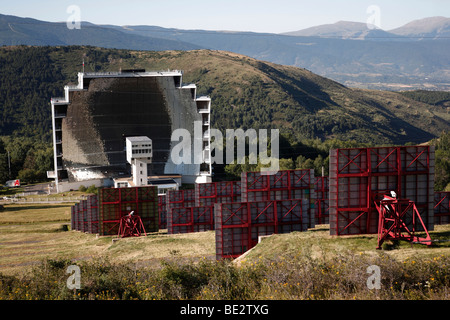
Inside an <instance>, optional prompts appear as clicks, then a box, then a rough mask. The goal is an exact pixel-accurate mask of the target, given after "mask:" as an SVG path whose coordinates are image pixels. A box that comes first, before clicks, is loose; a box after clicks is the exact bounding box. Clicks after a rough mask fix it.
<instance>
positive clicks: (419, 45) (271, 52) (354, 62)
mask: <svg viewBox="0 0 450 320" xmlns="http://www.w3.org/2000/svg"><path fill="white" fill-rule="evenodd" d="M444 19H447V18H444ZM427 21H428V20H427ZM430 21H432V22H433V23H432V24H431V25H432V26H433V28H431V29H430V28H429V26H428V24H427V23H423V22H420V21H419V22H414V23H413V25H412V27H414V26H415V27H414V28H412V27H411V26H410V27H408V28H407V29H404V30H403V32H404V34H405V36H404V35H403V34H401V33H402V30H394V31H395V32H397V33H395V34H394V33H393V32H392V31H390V32H386V31H383V30H380V29H368V28H367V26H366V25H365V24H364V23H353V22H344V21H342V22H338V23H336V24H333V25H327V26H318V27H315V28H310V30H309V31H304V32H305V33H304V34H305V35H303V36H296V35H286V34H273V33H255V32H220V31H208V30H182V29H173V28H162V27H158V26H145V25H143V26H115V25H95V24H92V23H87V22H83V23H82V24H81V29H79V30H77V29H74V30H69V29H68V28H67V26H66V24H65V23H50V22H44V21H39V20H35V19H29V18H18V17H14V16H5V15H0V45H19V44H23V45H92V46H97V47H105V48H118V49H133V50H153V51H161V50H192V49H201V48H204V49H212V50H224V51H231V52H235V53H239V54H243V55H246V56H250V57H252V58H255V59H259V60H264V61H269V62H274V63H278V64H283V65H292V66H296V67H302V68H306V69H308V70H311V71H312V72H314V73H316V74H319V75H321V76H325V77H327V78H330V79H333V80H335V81H338V82H340V83H342V84H344V85H346V86H350V87H358V88H368V89H387V90H413V89H426V90H450V68H449V65H450V55H449V54H448V52H450V39H449V37H444V36H443V35H445V34H446V33H445V32H446V31H445V30H448V28H447V27H445V21H444V20H443V19H440V18H439V19H438V18H436V19H435V18H433V19H431V20H430ZM421 25H422V26H423V28H422V29H421V27H420V26H421ZM406 26H407V25H406ZM406 26H405V28H406ZM427 26H428V27H427ZM425 27H427V28H425ZM446 28H447V29H446ZM408 29H409V30H413V31H408ZM405 30H406V31H405ZM420 30H422V31H420ZM430 30H431V31H430ZM432 30H434V31H432ZM411 32H414V33H413V34H415V35H418V34H421V35H422V36H421V37H417V36H414V37H412V36H411V34H412V33H411ZM420 32H421V33H420ZM430 32H434V34H435V36H433V37H432V38H430V37H424V36H423V35H425V34H428V35H429V34H430Z"/></svg>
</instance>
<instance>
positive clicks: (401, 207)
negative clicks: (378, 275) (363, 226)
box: [375, 196, 432, 249]
mask: <svg viewBox="0 0 450 320" xmlns="http://www.w3.org/2000/svg"><path fill="white" fill-rule="evenodd" d="M375 206H376V208H377V211H378V245H377V249H381V245H382V244H383V242H384V241H386V240H403V241H408V242H411V243H422V244H426V245H431V244H432V240H431V237H430V234H429V233H428V230H427V228H426V226H425V223H424V222H423V220H422V217H421V216H420V214H419V211H418V210H417V207H416V205H415V203H414V202H413V201H410V200H409V199H395V198H392V197H388V196H385V198H384V199H383V200H381V201H379V203H377V202H375ZM408 219H411V220H412V224H411V226H410V227H408V225H409V223H407V220H408ZM416 222H419V223H420V225H421V226H422V228H423V230H424V232H425V233H426V237H425V238H421V237H418V236H416V232H417V230H416Z"/></svg>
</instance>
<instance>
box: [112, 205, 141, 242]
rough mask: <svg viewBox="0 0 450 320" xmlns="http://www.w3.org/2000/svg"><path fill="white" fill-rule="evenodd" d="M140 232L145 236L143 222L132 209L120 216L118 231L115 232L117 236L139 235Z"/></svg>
mask: <svg viewBox="0 0 450 320" xmlns="http://www.w3.org/2000/svg"><path fill="white" fill-rule="evenodd" d="M142 234H144V235H145V236H147V233H146V232H145V228H144V224H143V223H142V220H141V218H140V217H139V216H138V215H135V214H134V212H133V211H132V212H130V213H129V214H127V215H126V216H123V217H122V218H120V222H119V232H118V234H117V236H118V237H119V238H126V237H140V236H141V235H142Z"/></svg>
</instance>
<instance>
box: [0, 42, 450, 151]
mask: <svg viewBox="0 0 450 320" xmlns="http://www.w3.org/2000/svg"><path fill="white" fill-rule="evenodd" d="M82 57H85V61H86V71H117V70H120V69H122V70H123V69H133V68H139V69H141V68H142V69H146V70H167V69H178V70H183V71H184V76H183V81H184V82H185V83H195V84H196V85H197V88H198V94H199V95H210V96H211V99H212V101H213V102H212V110H211V125H212V127H213V128H216V129H219V130H221V132H225V130H226V129H228V128H242V129H244V130H246V129H248V128H254V129H262V128H265V129H269V128H278V129H280V132H281V133H282V134H283V135H284V136H289V137H291V138H292V140H293V142H300V141H302V140H303V139H306V138H309V139H314V138H320V139H324V140H325V139H333V138H337V139H340V140H343V141H349V140H355V141H358V142H360V143H361V142H366V143H372V144H383V143H386V144H392V143H394V144H404V143H406V142H414V143H422V142H426V141H429V140H430V139H432V138H434V137H436V136H438V135H440V134H441V132H442V131H443V130H446V131H448V130H449V128H450V117H449V114H448V111H447V105H446V101H447V100H448V95H447V96H446V95H442V96H435V97H430V96H429V97H427V96H426V95H424V94H423V93H420V94H418V95H415V96H407V95H406V96H405V95H403V94H401V93H396V92H388V91H379V90H362V89H352V88H348V87H345V86H343V85H341V84H339V83H337V82H335V81H332V80H330V79H327V78H324V77H321V76H318V75H316V74H314V73H312V72H310V71H308V70H305V69H302V68H297V67H292V66H283V65H278V64H274V63H269V62H264V61H260V60H256V59H253V58H250V57H247V56H243V55H239V54H235V53H231V52H224V51H218V50H192V51H133V50H116V49H104V48H93V47H82V46H70V47H63V46H58V47H24V46H17V47H1V48H0V134H1V135H2V136H8V135H21V136H23V135H29V136H35V137H40V138H43V137H47V138H49V137H50V127H51V110H50V107H49V99H50V97H52V96H61V95H62V94H63V90H64V85H66V84H70V83H72V84H73V83H76V82H77V72H78V71H80V68H81V65H80V60H81V58H82ZM424 101H429V103H427V102H424ZM282 151H283V152H284V153H286V154H288V153H289V152H290V151H289V150H285V149H283V150H282ZM290 156H292V155H290Z"/></svg>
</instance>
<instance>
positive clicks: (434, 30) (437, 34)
mask: <svg viewBox="0 0 450 320" xmlns="http://www.w3.org/2000/svg"><path fill="white" fill-rule="evenodd" d="M389 32H390V33H393V34H396V35H400V36H404V37H409V38H416V39H418V40H423V39H439V38H450V18H446V17H431V18H425V19H420V20H414V21H412V22H410V23H407V24H405V25H404V26H402V27H400V28H396V29H393V30H390V31H389Z"/></svg>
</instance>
